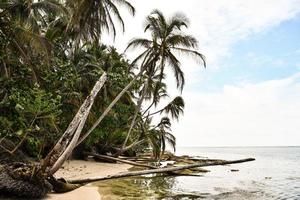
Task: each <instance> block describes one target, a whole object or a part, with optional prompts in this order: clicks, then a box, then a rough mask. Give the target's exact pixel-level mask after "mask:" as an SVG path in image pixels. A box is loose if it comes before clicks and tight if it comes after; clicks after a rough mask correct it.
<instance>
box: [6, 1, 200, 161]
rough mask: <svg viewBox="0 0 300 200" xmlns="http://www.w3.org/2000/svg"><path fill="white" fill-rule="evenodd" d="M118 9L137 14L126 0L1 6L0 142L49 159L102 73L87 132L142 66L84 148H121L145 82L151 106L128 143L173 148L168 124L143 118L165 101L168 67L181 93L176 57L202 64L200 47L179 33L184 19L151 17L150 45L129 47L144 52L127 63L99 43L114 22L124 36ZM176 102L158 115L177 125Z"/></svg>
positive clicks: (179, 109) (180, 108)
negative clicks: (197, 49) (189, 57)
mask: <svg viewBox="0 0 300 200" xmlns="http://www.w3.org/2000/svg"><path fill="white" fill-rule="evenodd" d="M119 5H120V6H125V8H127V10H128V11H129V12H130V13H131V14H134V13H135V10H134V8H133V6H132V5H131V4H130V3H128V2H127V1H126V0H116V1H110V0H105V1H88V0H80V1H71V0H70V1H69V0H67V1H59V0H44V1H32V0H4V1H2V2H1V3H0V141H1V139H2V138H7V139H9V140H11V141H12V142H13V143H14V144H15V146H16V147H19V145H20V148H21V149H22V150H23V151H24V152H26V153H27V154H29V155H30V156H32V157H39V156H43V155H45V154H47V151H49V150H50V149H51V147H52V146H53V145H54V143H55V142H56V141H57V139H58V138H59V137H60V136H61V135H62V134H63V132H64V131H65V129H66V128H67V127H68V125H69V123H70V122H71V121H72V119H73V117H74V116H75V114H76V112H77V111H78V109H79V107H80V106H81V104H82V102H83V101H84V100H85V98H86V96H87V95H88V94H89V92H90V90H91V89H92V87H93V86H94V84H95V82H96V81H97V80H98V78H99V77H100V76H101V75H102V74H103V72H104V71H105V72H106V73H107V74H108V81H106V83H105V85H104V87H103V89H102V90H101V91H100V92H99V94H98V96H97V98H96V99H95V102H94V105H93V107H92V110H91V112H90V114H89V116H88V119H87V121H86V125H85V127H84V131H86V130H88V128H89V127H91V126H92V125H93V124H94V123H95V122H96V120H97V119H98V117H99V116H100V115H101V114H102V113H103V112H104V110H105V109H106V108H107V106H108V105H109V104H110V102H112V101H113V100H114V98H115V97H116V96H117V95H118V94H119V93H120V91H122V89H123V88H125V87H126V86H127V85H128V84H129V83H130V81H131V80H133V78H134V76H136V74H135V73H134V72H136V70H135V67H136V64H137V63H138V62H137V61H139V60H144V62H145V63H144V65H143V64H142V66H140V67H141V68H144V67H145V66H146V67H147V69H146V73H144V74H143V76H142V77H140V78H139V79H138V80H137V81H136V82H135V83H134V85H133V86H132V87H131V88H130V89H129V90H128V91H127V92H126V93H125V95H123V96H122V98H121V99H120V100H119V101H118V102H117V104H116V105H115V106H114V107H113V109H112V110H111V111H110V112H109V114H108V115H107V116H106V117H105V118H104V120H103V121H102V122H101V125H100V126H99V127H97V128H96V129H95V130H94V131H93V132H92V134H91V135H90V136H89V137H88V138H87V140H86V141H85V142H84V145H83V146H84V147H85V148H86V149H91V148H93V147H97V148H100V147H101V146H104V147H111V148H115V147H120V146H121V144H122V143H123V141H124V140H125V138H126V133H127V131H128V128H129V125H130V121H131V118H132V115H133V113H134V112H135V109H136V103H135V102H136V101H135V100H136V99H135V98H136V97H138V96H139V95H141V88H143V87H145V82H148V84H149V87H148V90H147V91H146V95H145V96H146V97H145V99H146V100H149V101H151V103H152V104H151V105H150V106H149V108H148V109H146V110H140V112H139V113H140V114H139V121H138V123H137V125H136V126H135V127H134V134H132V136H131V138H130V141H131V142H133V141H136V140H140V141H141V140H145V141H147V143H146V144H144V145H140V146H139V147H138V148H135V149H139V148H140V149H141V148H144V147H149V146H150V147H152V149H153V151H154V152H155V155H159V153H160V152H162V151H164V150H165V147H166V142H170V143H171V144H172V145H173V146H174V145H175V138H174V136H173V135H172V134H170V133H169V132H168V131H169V129H170V121H169V120H168V119H167V118H163V120H162V121H161V122H160V123H159V124H158V125H156V126H154V125H152V124H151V120H150V119H149V115H148V117H146V118H145V117H144V114H145V113H146V112H147V111H149V109H150V108H151V107H152V105H154V106H157V105H158V104H159V101H160V100H161V99H162V98H164V97H167V96H168V94H167V87H166V84H165V83H163V80H164V78H165V76H164V72H165V69H164V67H165V65H166V64H168V65H169V66H171V67H172V69H173V70H174V72H175V73H174V74H175V78H176V81H177V85H178V87H179V88H181V89H182V87H183V84H184V78H183V72H182V71H181V68H180V66H179V64H180V63H179V61H178V60H177V59H176V58H175V57H174V56H173V53H172V52H173V51H174V52H176V51H177V52H182V53H185V54H193V55H194V56H196V57H198V58H199V57H200V58H201V59H202V60H203V56H202V54H199V53H198V52H195V51H193V50H192V49H193V48H194V47H195V46H196V43H197V42H196V41H195V40H194V38H193V37H191V36H188V35H180V34H179V33H178V32H179V31H180V27H182V26H186V24H185V22H186V21H185V19H181V18H176V17H175V18H172V19H171V20H170V21H169V22H167V21H165V20H164V18H163V16H162V14H161V13H160V12H158V11H155V12H154V13H152V15H150V16H149V17H148V18H147V25H146V27H145V28H146V29H145V30H147V31H150V32H151V33H152V36H153V38H152V39H153V40H147V39H136V40H133V41H132V42H131V43H130V44H129V47H137V46H140V47H143V48H145V49H146V51H145V52H144V53H143V54H141V55H140V56H139V57H138V58H137V59H136V60H134V61H133V62H132V63H129V61H128V60H126V59H125V56H124V55H122V54H120V53H118V52H117V51H116V49H115V48H114V47H107V46H105V45H102V44H100V39H101V34H102V32H103V30H107V31H108V32H110V33H112V34H113V36H115V34H116V30H115V25H114V20H113V18H112V16H115V17H116V18H114V19H115V20H116V21H118V22H120V24H121V27H122V28H123V29H124V22H123V19H122V18H121V15H120V13H119V10H118V7H117V6H119ZM157 22H159V23H157ZM168 27H169V29H168V34H166V35H165V37H166V38H163V36H162V34H160V31H159V30H158V29H162V28H164V30H163V31H167V30H165V29H167V28H168ZM177 33H178V34H177ZM163 35H164V34H163ZM163 40H164V41H166V40H168V41H167V42H166V43H163V42H162V41H163ZM185 48H186V49H185ZM160 49H163V53H162V54H160ZM175 100H176V101H175ZM175 100H174V101H173V102H171V103H170V104H169V105H168V106H167V107H165V108H164V109H163V111H164V112H163V111H159V112H158V113H160V114H161V113H166V114H170V115H171V116H172V117H174V118H178V116H179V115H180V114H182V113H183V107H184V102H183V100H182V99H181V98H180V99H179V98H177V99H175ZM0 146H1V143H0Z"/></svg>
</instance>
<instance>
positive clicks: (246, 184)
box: [96, 147, 300, 200]
mask: <svg viewBox="0 0 300 200" xmlns="http://www.w3.org/2000/svg"><path fill="white" fill-rule="evenodd" d="M176 154H177V155H190V156H201V157H204V158H211V159H215V158H216V159H226V160H235V159H242V158H249V157H253V158H255V159H256V160H255V161H253V162H246V163H241V164H234V165H228V166H212V167H207V168H206V169H208V170H210V172H208V173H205V174H201V176H176V177H174V176H162V175H147V176H139V177H131V178H123V179H115V180H108V181H101V182H98V183H96V184H97V185H98V186H99V190H100V193H101V195H102V199H165V200H168V199H228V200H248V199H250V200H254V199H255V200H256V199H262V200H265V199H266V200H269V199H270V200H271V199H278V200H279V199H282V200H283V199H292V200H293V199H295V200H297V199H299V200H300V147H217V148H216V147H179V148H178V149H177V152H176Z"/></svg>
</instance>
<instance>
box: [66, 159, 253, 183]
mask: <svg viewBox="0 0 300 200" xmlns="http://www.w3.org/2000/svg"><path fill="white" fill-rule="evenodd" d="M254 160H255V159H254V158H246V159H241V160H232V161H212V162H207V163H195V164H190V165H184V166H179V167H167V168H160V169H149V170H142V171H132V172H123V173H119V174H116V175H110V176H104V177H95V178H86V179H75V180H69V181H68V182H69V183H73V184H82V183H89V182H95V181H101V180H107V179H114V178H123V177H130V176H139V175H145V174H153V173H165V172H173V171H179V170H184V169H190V168H195V167H207V166H216V165H228V164H237V163H243V162H249V161H254Z"/></svg>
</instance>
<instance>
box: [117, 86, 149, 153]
mask: <svg viewBox="0 0 300 200" xmlns="http://www.w3.org/2000/svg"><path fill="white" fill-rule="evenodd" d="M147 89H148V82H146V83H145V87H144V90H143V92H142V96H141V98H140V99H139V101H138V103H137V106H136V109H135V113H134V116H133V119H132V122H131V125H130V128H129V130H128V133H127V136H126V139H125V141H124V143H123V146H122V149H124V148H125V147H126V144H127V142H128V140H129V137H130V134H131V132H132V129H133V127H134V125H135V122H136V118H137V115H138V113H139V111H140V109H141V106H142V103H143V101H144V98H145V95H146V92H147Z"/></svg>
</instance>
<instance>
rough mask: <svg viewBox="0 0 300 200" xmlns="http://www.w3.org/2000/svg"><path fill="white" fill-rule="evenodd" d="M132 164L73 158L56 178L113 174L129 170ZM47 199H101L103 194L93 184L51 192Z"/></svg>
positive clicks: (70, 178) (68, 178) (69, 178)
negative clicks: (66, 190)
mask: <svg viewBox="0 0 300 200" xmlns="http://www.w3.org/2000/svg"><path fill="white" fill-rule="evenodd" d="M130 167H131V166H130V165H127V164H111V163H99V162H94V161H81V160H71V161H67V162H66V163H65V164H64V166H63V168H61V169H60V170H59V171H58V172H57V173H56V174H55V177H56V178H60V177H63V178H65V179H67V180H72V179H78V178H91V177H99V176H107V175H113V174H117V173H120V172H124V171H127V170H128V169H129V168H130ZM45 199H46V200H65V199H72V200H82V199H85V200H99V199H101V195H100V194H99V192H98V188H97V187H94V186H93V185H91V184H88V185H86V186H83V187H80V188H78V189H76V190H73V191H71V192H67V193H63V194H54V193H52V194H49V195H47V197H46V198H45Z"/></svg>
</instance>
